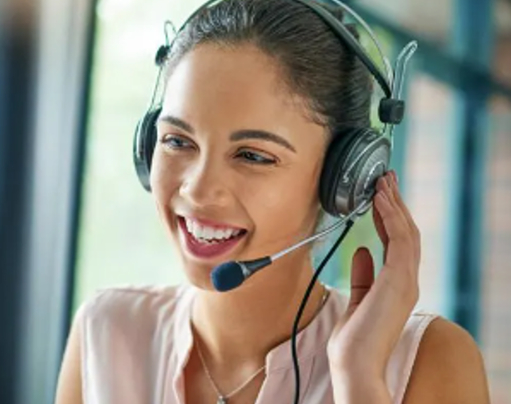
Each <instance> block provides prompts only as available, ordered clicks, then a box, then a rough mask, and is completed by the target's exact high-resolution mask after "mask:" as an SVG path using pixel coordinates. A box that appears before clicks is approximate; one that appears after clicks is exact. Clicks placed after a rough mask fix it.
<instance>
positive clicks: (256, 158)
mask: <svg viewBox="0 0 511 404" xmlns="http://www.w3.org/2000/svg"><path fill="white" fill-rule="evenodd" d="M176 141H177V142H178V145H176V144H175V142H176ZM171 142H174V144H173V145H172V144H171ZM160 143H161V144H162V145H163V146H164V147H165V148H167V149H171V150H176V151H179V150H183V149H184V150H186V149H189V148H193V144H192V142H191V141H189V140H187V139H185V138H183V137H182V136H178V135H166V136H163V137H162V138H161V140H160ZM183 144H187V145H185V146H183ZM235 157H236V158H240V159H243V160H245V162H246V163H247V164H254V165H274V164H276V163H277V159H272V158H267V157H264V156H263V155H262V154H260V153H257V152H255V151H252V150H243V149H242V150H240V151H238V152H237V153H236V155H235Z"/></svg>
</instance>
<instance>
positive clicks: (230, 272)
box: [211, 261, 245, 292]
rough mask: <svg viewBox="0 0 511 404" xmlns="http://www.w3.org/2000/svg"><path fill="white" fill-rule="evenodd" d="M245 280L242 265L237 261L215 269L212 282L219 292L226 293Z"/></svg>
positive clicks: (212, 273)
mask: <svg viewBox="0 0 511 404" xmlns="http://www.w3.org/2000/svg"><path fill="white" fill-rule="evenodd" d="M244 280H245V276H244V275H243V271H242V269H241V266H240V264H238V263H237V262H235V261H229V262H225V263H223V264H221V265H219V266H217V267H215V268H214V269H213V272H211V281H212V282H213V286H214V287H215V289H216V290H218V291H219V292H226V291H228V290H231V289H234V288H236V287H238V286H239V285H241V284H242V283H243V281H244Z"/></svg>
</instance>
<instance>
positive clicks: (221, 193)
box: [179, 157, 229, 209]
mask: <svg viewBox="0 0 511 404" xmlns="http://www.w3.org/2000/svg"><path fill="white" fill-rule="evenodd" d="M227 176H228V175H227V173H226V168H225V167H224V168H223V167H222V166H221V163H219V162H215V161H214V159H212V158H210V157H209V158H200V159H197V160H196V161H195V162H194V164H193V165H191V166H189V167H188V170H186V171H185V172H184V173H183V179H182V182H181V187H180V189H179V193H180V195H181V197H182V198H183V199H184V200H185V201H187V202H188V203H189V204H190V205H191V206H193V207H195V208H201V209H202V208H208V207H224V206H226V205H227V204H228V201H229V189H228V187H227V183H228V181H227Z"/></svg>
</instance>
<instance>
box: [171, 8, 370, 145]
mask: <svg viewBox="0 0 511 404" xmlns="http://www.w3.org/2000/svg"><path fill="white" fill-rule="evenodd" d="M323 6H324V5H323ZM324 7H325V6H324ZM328 9H329V11H331V12H332V14H334V15H335V16H336V17H337V18H339V19H342V13H341V12H340V11H338V10H340V9H339V8H338V7H336V8H335V9H334V8H332V7H328ZM347 27H348V29H350V31H351V32H352V33H353V35H354V36H355V37H358V35H357V32H356V30H355V29H354V28H353V27H352V26H350V25H347ZM208 43H211V44H217V45H221V46H231V47H232V46H241V45H246V44H252V45H255V46H256V47H257V48H258V49H260V50H262V51H263V52H264V53H265V54H267V55H269V56H270V57H271V58H273V59H274V60H275V61H276V62H277V66H278V67H279V69H280V71H281V72H282V73H283V75H282V76H283V80H284V84H285V85H286V86H287V88H288V90H290V91H291V93H293V94H296V95H298V96H299V97H300V98H301V99H302V100H304V101H305V103H306V106H307V107H308V110H309V112H311V114H310V116H309V117H310V119H312V120H313V121H314V122H316V123H318V124H320V125H323V126H326V128H327V129H328V131H329V133H330V134H331V135H332V136H335V135H336V134H337V133H339V132H340V131H343V130H345V129H347V128H358V127H364V126H366V127H367V126H369V125H370V117H369V116H370V103H371V87H372V83H371V76H370V73H369V72H368V71H367V69H366V67H365V66H364V65H363V64H362V63H361V62H360V61H359V60H358V58H357V56H356V55H355V54H354V53H353V52H351V51H350V50H349V49H348V47H347V46H346V45H345V44H344V43H343V42H342V41H341V40H340V39H339V38H338V37H337V35H336V34H335V33H334V31H333V30H332V29H331V28H330V27H329V26H328V25H327V24H326V23H325V22H324V21H323V20H322V19H321V17H319V16H317V15H316V13H315V12H314V11H313V10H311V9H309V8H308V7H307V6H304V5H303V4H301V3H299V2H297V1H293V0H223V1H221V2H220V3H218V4H216V5H214V6H211V7H209V8H205V9H203V10H202V11H201V12H199V13H198V14H197V15H196V16H195V17H194V18H193V19H192V20H191V21H189V23H188V24H187V25H186V26H185V27H184V28H183V30H182V31H181V32H180V33H179V35H178V37H177V38H176V40H175V42H174V44H173V47H172V50H171V52H170V55H169V58H168V62H167V74H171V72H172V70H173V68H174V67H175V66H176V65H177V64H178V62H179V61H180V60H181V59H182V58H183V56H185V55H186V54H187V53H188V52H190V51H191V50H193V49H194V47H195V46H197V45H200V44H208Z"/></svg>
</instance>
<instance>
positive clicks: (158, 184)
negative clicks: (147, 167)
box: [150, 149, 180, 206]
mask: <svg viewBox="0 0 511 404" xmlns="http://www.w3.org/2000/svg"><path fill="white" fill-rule="evenodd" d="M179 178H180V175H179V167H176V166H175V164H174V165H173V164H171V163H170V162H169V161H168V159H165V156H164V154H163V153H162V152H161V151H160V152H159V151H158V149H156V150H155V152H154V157H153V162H152V166H151V177H150V181H151V190H152V194H153V195H154V198H155V199H156V203H157V205H158V206H162V205H168V203H169V201H170V199H171V197H172V195H173V194H174V192H175V190H176V188H177V187H178V186H179V181H178V179H179Z"/></svg>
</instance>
